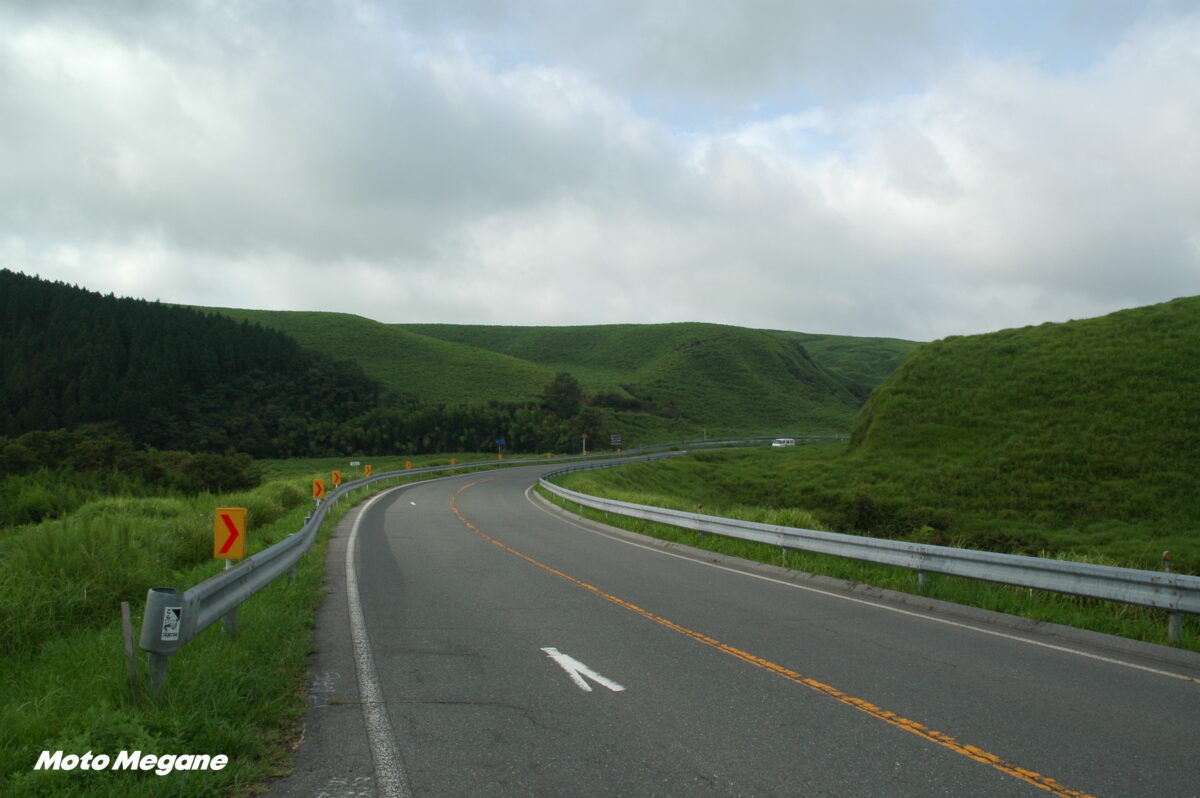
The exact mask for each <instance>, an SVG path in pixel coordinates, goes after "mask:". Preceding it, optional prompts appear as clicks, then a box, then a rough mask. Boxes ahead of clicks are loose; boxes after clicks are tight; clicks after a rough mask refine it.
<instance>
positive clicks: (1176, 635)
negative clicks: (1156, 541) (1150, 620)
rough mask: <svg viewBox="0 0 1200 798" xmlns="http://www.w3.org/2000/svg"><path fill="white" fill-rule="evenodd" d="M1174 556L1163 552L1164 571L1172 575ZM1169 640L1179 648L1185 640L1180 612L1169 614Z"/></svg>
mask: <svg viewBox="0 0 1200 798" xmlns="http://www.w3.org/2000/svg"><path fill="white" fill-rule="evenodd" d="M1171 559H1172V555H1171V552H1169V551H1164V552H1163V570H1164V571H1166V572H1167V573H1171ZM1167 639H1168V640H1169V641H1170V643H1171V645H1173V646H1177V645H1179V644H1180V641H1181V640H1182V639H1183V614H1182V613H1178V612H1168V613H1167Z"/></svg>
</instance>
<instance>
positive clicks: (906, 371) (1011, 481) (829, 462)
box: [597, 297, 1200, 573]
mask: <svg viewBox="0 0 1200 798" xmlns="http://www.w3.org/2000/svg"><path fill="white" fill-rule="evenodd" d="M1198 343H1200V297H1193V298H1188V299H1178V300H1175V301H1173V302H1168V303H1165V304H1161V305H1154V306H1151V307H1146V308H1137V309H1133V310H1127V311H1121V312H1118V313H1114V314H1111V315H1109V316H1104V317H1101V318H1096V319H1088V320H1083V321H1073V322H1069V323H1065V324H1043V325H1041V326H1037V327H1026V328H1023V329H1014V330H1004V331H1001V332H997V333H991V334H987V335H976V336H970V337H954V338H947V339H945V340H942V341H937V342H935V343H932V344H928V345H925V346H921V347H919V348H918V349H916V350H915V351H914V352H913V353H912V354H911V355H910V356H909V357H908V358H907V360H905V362H904V364H903V365H902V366H901V367H900V369H899V370H897V371H896V373H895V374H893V375H892V376H891V377H890V378H889V379H888V380H887V381H886V382H885V383H884V384H883V385H882V386H880V388H878V389H877V390H876V391H875V393H874V394H873V395H872V396H871V399H870V400H869V401H868V402H867V404H866V405H865V407H864V408H863V409H862V411H861V412H860V414H859V415H858V417H857V420H856V422H855V425H854V429H853V433H852V437H851V442H850V444H849V445H848V446H847V447H845V448H844V449H842V450H841V451H840V452H839V451H836V450H832V449H828V448H821V449H808V448H805V447H799V448H798V449H797V450H795V451H794V452H781V451H752V452H746V453H742V454H737V453H726V454H719V453H711V454H706V455H704V456H703V457H699V456H697V457H694V458H684V460H683V461H681V462H671V463H663V464H657V463H656V464H652V465H650V466H645V467H638V466H630V467H629V469H627V471H628V473H627V475H626V476H625V477H618V476H617V474H618V472H622V471H626V469H617V470H616V471H614V472H613V475H612V476H611V477H610V476H609V475H608V474H603V473H602V472H598V474H597V479H600V480H604V481H605V482H607V481H608V480H610V479H613V480H617V479H622V478H623V479H631V480H634V481H635V482H637V483H638V484H641V485H645V486H650V485H659V488H658V490H659V491H660V492H662V493H664V495H665V494H672V495H674V494H678V496H677V498H679V499H680V500H687V501H690V502H702V503H704V504H705V506H707V507H712V508H717V507H722V506H733V505H757V506H763V507H775V508H788V507H792V508H800V509H803V510H806V511H809V512H812V513H813V514H814V516H815V517H816V518H817V519H818V521H819V523H820V524H821V525H822V526H823V527H825V528H830V529H837V530H844V531H858V532H862V533H866V534H871V535H876V536H884V537H894V538H903V539H909V540H914V541H921V542H932V543H943V544H953V545H965V546H972V547H977V548H987V549H994V550H1002V551H1013V552H1018V553H1029V554H1038V553H1041V552H1046V553H1049V554H1052V555H1069V556H1075V557H1087V558H1090V559H1094V560H1096V561H1099V562H1105V563H1110V564H1123V565H1133V566H1137V567H1143V568H1153V569H1159V568H1161V567H1162V559H1161V556H1162V552H1163V551H1164V550H1167V549H1169V550H1172V551H1173V552H1174V553H1175V555H1176V559H1175V563H1176V567H1177V568H1178V569H1180V570H1185V571H1190V572H1197V573H1200V534H1198V532H1200V530H1198V526H1200V521H1198V520H1197V519H1200V492H1197V491H1196V489H1195V486H1196V484H1197V483H1198V482H1200V424H1198V417H1197V409H1196V408H1197V403H1196V397H1197V396H1198V395H1200V362H1198V361H1197V360H1196V357H1195V352H1196V347H1197V344H1198ZM635 468H637V469H642V470H645V471H649V470H650V469H653V470H654V472H655V473H657V474H659V475H660V476H657V477H654V480H653V481H652V480H651V478H650V476H649V474H648V473H638V471H635V470H634V469H635ZM613 484H614V485H616V484H617V483H613ZM668 485H677V486H680V487H679V488H677V489H670V490H668ZM693 494H694V495H693Z"/></svg>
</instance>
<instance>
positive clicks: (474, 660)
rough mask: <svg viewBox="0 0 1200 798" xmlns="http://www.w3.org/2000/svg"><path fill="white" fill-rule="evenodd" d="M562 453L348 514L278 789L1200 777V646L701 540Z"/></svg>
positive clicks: (654, 788) (1041, 784)
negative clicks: (1043, 621)
mask: <svg viewBox="0 0 1200 798" xmlns="http://www.w3.org/2000/svg"><path fill="white" fill-rule="evenodd" d="M546 470H549V468H548V467H540V466H531V467H520V468H510V469H505V470H499V471H491V472H481V473H476V474H469V475H461V476H455V477H448V478H444V479H439V480H434V481H430V482H426V483H421V484H417V485H413V486H408V487H404V488H400V489H396V490H393V491H389V492H387V493H385V494H381V495H380V496H378V497H376V498H375V499H374V500H372V501H371V502H370V504H369V505H364V506H360V507H359V508H358V509H357V511H356V512H355V513H354V514H353V515H352V516H348V517H347V519H345V520H344V521H343V522H342V526H341V527H340V528H339V534H338V535H337V537H336V539H335V540H334V542H333V544H331V548H330V554H329V556H330V577H329V578H330V588H331V593H330V597H329V600H328V601H327V602H326V605H325V606H324V607H323V608H322V611H321V617H320V619H319V627H318V648H319V649H320V651H319V653H318V655H317V658H316V661H315V663H314V674H313V683H312V690H311V698H312V700H311V705H312V708H311V710H310V713H309V719H308V721H307V725H306V732H305V744H304V745H303V746H301V748H300V749H299V751H298V752H297V767H296V773H295V774H294V775H293V776H291V777H290V778H288V779H283V780H281V781H279V782H276V783H275V784H274V785H273V786H272V790H271V795H273V796H288V795H327V796H331V797H332V796H372V795H388V796H391V795H413V796H422V797H423V796H454V797H455V798H458V797H459V796H693V795H694V796H889V797H895V798H901V797H903V796H921V797H922V798H924V797H925V796H942V795H945V796H1042V795H1057V796H1102V797H1103V798H1118V797H1119V796H1168V797H1171V798H1186V796H1200V779H1198V776H1200V774H1198V773H1197V770H1196V766H1197V762H1196V755H1197V753H1200V683H1198V682H1197V676H1200V667H1198V663H1200V657H1195V656H1191V657H1190V658H1189V655H1184V654H1180V653H1178V652H1170V651H1167V650H1162V649H1156V648H1155V647H1141V648H1139V647H1138V646H1124V649H1125V650H1122V651H1114V650H1111V649H1110V648H1108V647H1105V646H1103V645H1101V646H1099V647H1097V646H1095V645H1091V644H1090V642H1089V640H1088V636H1087V635H1079V638H1080V639H1079V640H1066V641H1064V640H1063V639H1062V638H1061V637H1047V636H1045V635H1041V634H1038V633H1036V632H1031V631H1029V630H1027V629H1023V628H1021V627H1022V624H1019V623H1016V624H1007V623H1005V622H1004V619H1002V618H1001V619H997V618H996V617H995V616H994V615H992V614H990V613H984V612H980V611H966V612H946V611H944V610H943V609H941V608H939V607H936V606H935V607H934V609H932V610H927V609H925V608H923V607H918V606H915V605H914V604H913V603H912V602H911V600H910V602H909V603H897V602H893V601H890V600H888V599H887V598H886V594H884V593H881V595H882V596H884V597H878V598H873V597H869V596H865V594H864V593H863V592H862V591H852V590H841V589H838V587H837V585H836V584H833V583H831V581H830V580H812V579H807V578H805V577H803V576H799V575H789V574H786V573H784V572H782V570H781V569H775V568H770V567H763V566H756V565H753V564H740V563H738V562H737V561H732V560H729V559H728V558H717V557H714V556H713V555H711V554H706V553H696V554H694V555H690V554H688V552H687V551H686V550H683V549H681V548H679V547H664V546H662V545H661V544H655V543H653V542H651V541H646V540H645V539H640V538H637V537H636V536H633V535H630V534H628V533H616V532H613V531H611V530H607V529H606V528H604V527H601V526H599V525H596V524H592V523H589V522H582V521H580V520H579V519H575V518H573V517H571V516H569V515H567V514H565V513H563V512H562V511H560V510H557V509H555V508H550V507H548V506H547V505H546V503H545V502H543V501H542V500H540V499H539V498H537V497H536V496H535V495H534V494H533V491H532V489H531V486H532V485H533V484H534V483H535V482H536V479H537V476H538V475H539V474H540V473H543V472H544V471H546ZM348 551H350V552H352V553H353V556H349V555H348V554H347V552H348ZM347 556H349V560H348V562H347V560H346V557H347ZM347 566H348V567H347ZM347 582H348V583H349V585H348V586H347ZM347 587H348V589H347ZM996 620H999V623H996V622H994V621H996ZM1024 626H1026V627H1027V626H1028V624H1024ZM1101 642H1102V643H1103V640H1101ZM1117 645H1118V647H1120V646H1121V645H1123V644H1117ZM1159 654H1161V655H1162V658H1161V659H1160V658H1159V656H1158V655H1159Z"/></svg>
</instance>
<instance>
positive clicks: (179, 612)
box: [139, 587, 183, 693]
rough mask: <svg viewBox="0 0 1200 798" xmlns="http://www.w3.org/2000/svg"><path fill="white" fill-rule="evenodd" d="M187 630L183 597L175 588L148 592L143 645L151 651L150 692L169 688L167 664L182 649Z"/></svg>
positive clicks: (143, 618) (159, 691)
mask: <svg viewBox="0 0 1200 798" xmlns="http://www.w3.org/2000/svg"><path fill="white" fill-rule="evenodd" d="M182 628H183V596H182V595H181V594H180V593H179V591H178V590H176V589H175V588H172V587H152V588H150V589H149V590H148V591H146V612H145V614H144V615H143V616H142V637H141V640H140V641H139V645H140V647H141V649H142V650H143V651H146V652H148V657H147V659H148V662H149V663H150V689H151V690H152V691H153V692H155V693H161V692H162V691H163V688H164V687H166V685H167V662H168V660H169V659H170V656H171V655H172V654H174V653H175V652H176V651H177V650H178V649H179V645H180V643H179V635H180V632H181V630H182Z"/></svg>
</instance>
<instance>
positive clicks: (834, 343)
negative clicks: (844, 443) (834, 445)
mask: <svg viewBox="0 0 1200 798" xmlns="http://www.w3.org/2000/svg"><path fill="white" fill-rule="evenodd" d="M771 332H774V333H776V334H777V335H782V336H783V337H785V338H787V339H788V340H789V341H795V342H796V343H798V344H800V345H801V346H803V347H804V348H805V350H807V351H808V353H809V355H811V356H812V358H813V360H815V361H817V362H818V363H820V364H821V365H822V366H824V367H825V368H827V369H829V370H830V371H831V372H833V373H834V374H836V375H838V376H839V377H841V378H842V379H843V380H846V381H847V382H848V383H849V384H850V385H851V386H852V388H853V389H854V391H855V393H857V394H859V395H861V396H862V398H863V399H864V400H865V399H866V398H867V396H868V395H869V394H870V393H871V391H873V390H875V388H877V387H878V386H879V385H880V383H882V382H883V381H884V380H886V379H887V378H888V377H889V376H890V375H891V374H892V372H893V371H895V370H896V369H897V368H899V367H900V364H901V363H902V362H904V358H905V357H907V356H908V353H909V352H911V351H912V350H913V349H915V348H916V347H918V346H920V344H919V343H917V342H916V341H905V340H902V339H900V338H855V337H853V336H848V335H813V334H811V333H798V332H784V331H782V330H772V331H771Z"/></svg>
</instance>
